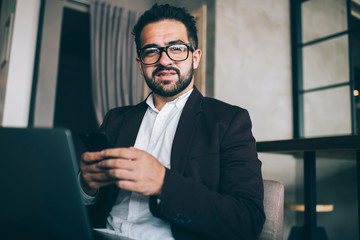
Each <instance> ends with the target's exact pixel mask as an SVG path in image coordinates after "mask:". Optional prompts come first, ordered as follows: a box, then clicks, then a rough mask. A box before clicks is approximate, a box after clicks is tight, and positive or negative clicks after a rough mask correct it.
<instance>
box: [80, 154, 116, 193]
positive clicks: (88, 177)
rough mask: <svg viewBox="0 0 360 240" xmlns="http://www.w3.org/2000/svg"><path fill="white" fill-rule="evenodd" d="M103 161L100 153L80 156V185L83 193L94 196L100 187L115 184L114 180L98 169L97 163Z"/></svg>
mask: <svg viewBox="0 0 360 240" xmlns="http://www.w3.org/2000/svg"><path fill="white" fill-rule="evenodd" d="M103 159H104V157H103V156H102V155H101V152H85V153H84V154H83V155H82V158H81V161H80V170H81V174H80V183H81V186H82V189H83V190H84V192H85V193H86V194H88V195H90V196H94V195H95V194H96V192H97V191H98V190H99V188H100V187H103V186H106V185H109V184H111V183H114V182H115V179H113V178H112V177H110V176H108V175H107V173H106V171H104V170H103V169H101V168H100V167H99V164H98V163H99V162H100V161H102V160H103Z"/></svg>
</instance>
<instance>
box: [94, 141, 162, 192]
mask: <svg viewBox="0 0 360 240" xmlns="http://www.w3.org/2000/svg"><path fill="white" fill-rule="evenodd" d="M101 156H102V157H103V158H107V159H106V160H103V161H101V162H99V163H98V166H97V167H98V168H99V169H102V170H103V171H104V172H105V173H106V176H108V177H110V178H111V179H115V180H116V185H117V186H118V187H119V188H121V189H125V190H128V191H134V192H138V193H141V194H143V195H146V196H149V195H160V194H161V190H162V186H163V183H164V178H165V167H164V166H163V165H161V163H160V162H159V161H158V160H157V159H156V158H154V157H153V156H152V155H151V154H149V153H147V152H145V151H142V150H139V149H136V148H133V147H130V148H113V149H106V150H104V151H102V152H101Z"/></svg>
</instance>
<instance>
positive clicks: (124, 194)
mask: <svg viewBox="0 0 360 240" xmlns="http://www.w3.org/2000/svg"><path fill="white" fill-rule="evenodd" d="M191 92H192V90H190V91H188V92H186V93H185V94H183V95H181V96H180V97H178V98H177V99H175V100H174V101H171V102H168V103H166V104H165V105H164V106H163V108H162V109H161V111H159V110H157V109H156V108H155V106H154V99H153V95H150V96H149V97H148V99H147V100H146V103H147V104H148V106H149V107H148V109H147V111H146V113H145V115H144V118H143V120H142V122H141V125H140V129H139V132H138V135H137V137H136V141H135V145H134V147H135V148H138V149H141V150H144V151H146V152H148V153H150V154H151V155H153V156H154V157H155V158H156V159H158V160H159V162H160V163H161V164H162V165H163V166H165V167H166V168H169V169H170V154H171V147H172V143H173V139H174V135H175V131H176V128H177V125H178V122H179V119H180V116H181V113H182V110H183V108H184V105H185V103H186V101H187V99H188V98H189V96H190V94H191ZM122 137H126V136H122ZM83 199H84V201H85V203H86V204H91V203H93V202H94V201H95V200H96V197H90V196H87V195H86V194H85V193H84V192H83ZM148 202H149V197H147V196H144V195H142V194H139V193H136V192H129V191H125V190H120V191H119V195H118V196H117V199H116V201H115V204H114V206H113V208H112V210H111V211H110V214H109V216H108V218H107V224H106V228H107V229H108V230H109V231H112V232H113V233H114V234H117V235H120V236H125V237H129V238H133V239H139V240H142V239H144V240H145V239H146V240H158V239H163V240H167V239H174V238H173V236H172V233H171V229H170V224H169V223H168V222H166V221H163V220H161V219H159V218H156V217H154V216H153V215H152V214H151V212H150V209H149V204H148Z"/></svg>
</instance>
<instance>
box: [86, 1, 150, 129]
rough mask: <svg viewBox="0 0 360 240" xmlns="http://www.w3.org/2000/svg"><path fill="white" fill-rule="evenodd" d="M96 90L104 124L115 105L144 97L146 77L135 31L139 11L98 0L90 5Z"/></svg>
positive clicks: (98, 114) (99, 117) (99, 115)
mask: <svg viewBox="0 0 360 240" xmlns="http://www.w3.org/2000/svg"><path fill="white" fill-rule="evenodd" d="M90 17H91V67H92V94H93V103H94V107H95V112H96V117H97V121H98V123H99V124H100V123H101V122H102V120H103V118H104V116H105V114H106V112H107V111H109V110H110V109H111V108H114V107H119V106H124V105H130V104H137V103H139V102H140V101H141V100H142V99H143V86H144V85H143V80H142V77H141V74H140V71H139V69H138V67H137V65H136V62H135V58H136V48H135V43H134V38H133V36H132V34H131V31H132V28H133V26H134V25H135V23H136V21H137V19H138V17H139V14H138V13H136V12H135V11H130V10H128V9H125V8H122V7H119V6H116V5H111V4H109V3H106V2H104V1H101V0H95V1H92V2H91V5H90Z"/></svg>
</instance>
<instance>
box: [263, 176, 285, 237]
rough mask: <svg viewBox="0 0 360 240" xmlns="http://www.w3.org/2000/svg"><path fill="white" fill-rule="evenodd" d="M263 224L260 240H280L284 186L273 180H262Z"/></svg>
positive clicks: (281, 234) (281, 235)
mask: <svg viewBox="0 0 360 240" xmlns="http://www.w3.org/2000/svg"><path fill="white" fill-rule="evenodd" d="M264 210H265V215H266V220H265V224H264V227H263V230H262V232H261V234H260V238H259V239H260V240H282V239H283V219H284V185H283V184H282V183H280V182H277V181H273V180H264Z"/></svg>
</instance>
